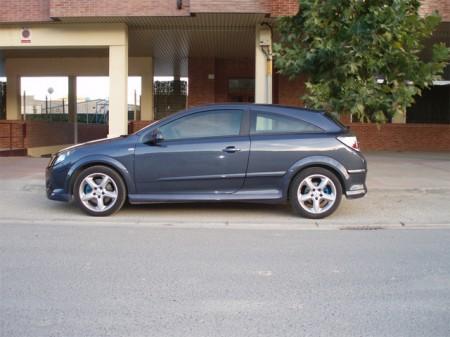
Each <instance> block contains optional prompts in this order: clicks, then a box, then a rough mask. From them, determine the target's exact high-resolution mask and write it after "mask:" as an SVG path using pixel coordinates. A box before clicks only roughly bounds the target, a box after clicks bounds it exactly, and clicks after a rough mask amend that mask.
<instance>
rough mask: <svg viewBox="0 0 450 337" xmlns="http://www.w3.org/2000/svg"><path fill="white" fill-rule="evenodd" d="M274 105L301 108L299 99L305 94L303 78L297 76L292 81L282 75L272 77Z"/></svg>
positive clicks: (301, 103)
mask: <svg viewBox="0 0 450 337" xmlns="http://www.w3.org/2000/svg"><path fill="white" fill-rule="evenodd" d="M273 84H274V98H273V101H274V103H278V104H282V105H293V106H303V101H302V100H300V97H301V96H303V95H304V94H305V77H304V76H299V77H296V78H294V79H292V80H290V79H289V78H288V77H286V76H283V75H278V74H275V76H274V83H273Z"/></svg>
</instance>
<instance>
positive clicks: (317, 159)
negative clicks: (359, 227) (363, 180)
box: [283, 156, 349, 200]
mask: <svg viewBox="0 0 450 337" xmlns="http://www.w3.org/2000/svg"><path fill="white" fill-rule="evenodd" d="M311 167H320V168H323V169H326V170H328V171H330V172H331V173H333V174H334V175H335V176H336V177H337V178H338V180H339V183H340V184H341V187H342V192H343V193H344V194H345V191H346V190H347V184H346V181H347V180H348V179H349V174H348V172H347V170H346V169H345V167H344V165H342V164H341V163H340V162H338V161H337V160H335V159H333V158H330V157H322V156H314V157H310V158H305V159H302V160H300V161H298V162H296V163H295V164H294V165H292V166H291V168H289V170H288V174H287V176H286V179H285V183H284V191H283V192H284V195H285V196H286V200H289V191H290V188H291V185H292V181H293V180H294V178H295V177H296V176H297V175H298V174H300V173H301V172H302V171H304V170H306V169H308V168H311Z"/></svg>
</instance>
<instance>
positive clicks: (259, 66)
mask: <svg viewBox="0 0 450 337" xmlns="http://www.w3.org/2000/svg"><path fill="white" fill-rule="evenodd" d="M255 33H256V34H255V36H256V39H255V103H268V104H271V103H272V32H271V30H270V27H268V26H262V25H257V26H256V31H255Z"/></svg>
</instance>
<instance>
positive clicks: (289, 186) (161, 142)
mask: <svg viewBox="0 0 450 337" xmlns="http://www.w3.org/2000/svg"><path fill="white" fill-rule="evenodd" d="M366 171H367V164H366V160H365V159H364V157H363V156H362V154H361V153H360V152H359V149H358V142H357V140H356V137H355V136H353V135H352V134H350V133H349V131H348V130H347V128H346V127H345V126H343V125H342V124H340V123H339V122H338V121H336V120H334V119H333V118H332V117H331V116H330V115H328V114H327V113H324V112H320V111H313V110H307V109H303V108H294V107H286V106H277V105H256V104H227V105H225V104H222V105H208V106H203V107H199V108H194V109H190V110H187V111H183V112H180V113H178V114H175V115H172V116H169V117H167V118H165V119H162V120H160V121H157V122H154V123H152V124H150V125H149V126H147V127H145V128H144V129H142V130H140V131H138V132H136V133H134V134H132V135H129V136H121V137H118V138H113V139H103V140H98V141H92V142H88V143H84V144H79V145H76V146H72V147H69V148H66V149H64V150H61V151H59V152H58V153H56V154H55V155H54V156H53V157H52V158H51V160H50V162H49V164H48V167H47V170H46V188H47V196H48V198H50V199H52V200H61V201H70V200H72V199H75V201H76V203H77V204H78V206H79V207H80V208H81V209H82V210H83V211H85V212H86V213H87V214H89V215H94V216H106V215H110V214H112V213H114V212H116V211H118V210H119V209H120V208H121V207H122V206H123V204H124V202H125V201H126V200H128V201H129V202H130V203H132V204H141V203H160V202H195V201H202V202H204V201H247V202H264V203H284V202H289V203H290V204H291V206H292V209H293V210H294V212H295V213H297V214H299V215H301V216H304V217H307V218H312V219H318V218H323V217H326V216H328V215H330V214H331V213H333V212H334V211H335V210H336V208H337V207H338V206H339V203H340V201H341V197H342V195H343V194H344V195H345V196H346V197H347V198H359V197H362V196H364V195H365V194H366V191H367V189H366V185H365V180H366Z"/></svg>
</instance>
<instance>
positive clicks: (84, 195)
mask: <svg viewBox="0 0 450 337" xmlns="http://www.w3.org/2000/svg"><path fill="white" fill-rule="evenodd" d="M73 194H74V197H75V200H76V202H77V204H78V206H79V207H80V208H81V209H82V210H83V211H84V212H85V213H87V214H89V215H93V216H107V215H111V214H113V213H115V212H117V211H118V210H119V209H121V208H122V206H123V204H124V202H125V196H126V188H125V184H124V182H123V180H122V178H121V177H120V175H119V174H118V173H117V172H116V171H114V170H112V169H110V168H109V167H106V166H92V167H89V168H87V169H85V170H84V171H82V172H81V173H80V175H79V176H78V177H77V180H76V181H75V185H74V189H73Z"/></svg>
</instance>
